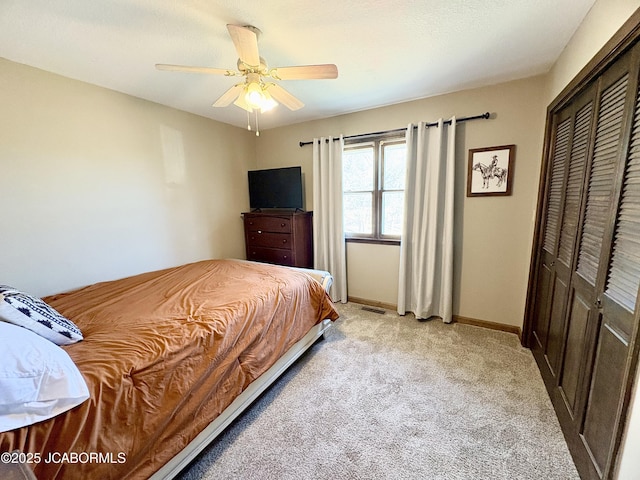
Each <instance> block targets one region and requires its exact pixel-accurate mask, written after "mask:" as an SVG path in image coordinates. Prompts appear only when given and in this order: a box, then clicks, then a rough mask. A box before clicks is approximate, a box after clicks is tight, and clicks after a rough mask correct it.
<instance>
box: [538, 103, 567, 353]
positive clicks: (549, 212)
mask: <svg viewBox="0 0 640 480" xmlns="http://www.w3.org/2000/svg"><path fill="white" fill-rule="evenodd" d="M571 131H572V118H571V111H570V110H566V111H563V112H560V113H559V114H557V115H556V116H555V133H554V140H553V144H552V152H551V158H552V160H551V168H550V174H549V179H548V194H547V200H546V205H545V209H546V213H545V229H544V240H543V242H542V252H541V264H540V268H539V274H538V279H537V290H536V291H537V297H536V298H537V301H536V310H535V314H534V316H535V322H534V326H533V337H534V341H535V345H534V353H539V354H540V355H541V356H542V357H544V358H545V361H546V362H547V363H548V362H549V361H548V355H547V354H548V344H549V342H550V339H551V337H550V326H551V325H550V320H551V318H552V316H553V313H552V312H553V309H554V307H552V305H553V299H554V298H556V295H555V291H556V288H557V287H556V282H555V278H556V272H555V270H556V255H557V250H558V239H559V236H560V221H561V213H562V205H563V201H564V183H565V176H566V171H567V162H568V153H569V148H570V141H571ZM559 288H561V287H559ZM555 308H556V310H557V308H558V306H557V305H556V306H555ZM557 314H558V312H556V316H557ZM556 330H557V328H556ZM556 342H557V338H556ZM553 343H554V340H551V344H552V346H551V348H552V350H553Z"/></svg>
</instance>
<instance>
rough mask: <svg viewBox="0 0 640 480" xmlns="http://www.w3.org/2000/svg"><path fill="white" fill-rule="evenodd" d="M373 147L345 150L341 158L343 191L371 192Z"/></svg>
mask: <svg viewBox="0 0 640 480" xmlns="http://www.w3.org/2000/svg"><path fill="white" fill-rule="evenodd" d="M373 162H374V158H373V147H366V148H354V149H351V150H345V151H344V154H343V156H342V182H343V185H344V191H345V192H349V191H352V192H353V191H356V192H358V191H360V192H361V191H363V190H369V191H372V190H373V166H374V163H373Z"/></svg>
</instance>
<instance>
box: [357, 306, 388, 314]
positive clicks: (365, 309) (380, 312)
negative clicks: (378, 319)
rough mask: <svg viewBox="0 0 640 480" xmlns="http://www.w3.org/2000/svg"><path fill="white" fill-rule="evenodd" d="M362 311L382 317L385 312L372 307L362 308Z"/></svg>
mask: <svg viewBox="0 0 640 480" xmlns="http://www.w3.org/2000/svg"><path fill="white" fill-rule="evenodd" d="M362 310H364V311H366V312H372V313H378V314H380V315H384V314H385V311H384V310H382V309H380V308H374V307H362Z"/></svg>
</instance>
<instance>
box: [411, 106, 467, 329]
mask: <svg viewBox="0 0 640 480" xmlns="http://www.w3.org/2000/svg"><path fill="white" fill-rule="evenodd" d="M455 132H456V119H455V118H453V119H451V125H450V126H445V124H444V122H443V120H442V119H440V121H439V122H438V126H437V127H435V128H425V125H424V123H422V122H421V123H419V124H418V125H417V128H415V126H414V125H409V127H408V128H407V134H406V140H407V174H406V184H405V201H404V222H403V229H402V240H401V242H400V277H399V281H398V313H399V314H400V315H404V314H405V313H407V312H413V313H414V314H415V315H416V318H429V317H432V316H436V317H440V318H442V320H443V321H444V322H446V323H450V322H451V320H452V318H451V316H452V305H453V198H454V197H453V190H454V168H455V141H456V139H455Z"/></svg>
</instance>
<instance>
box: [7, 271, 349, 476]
mask: <svg viewBox="0 0 640 480" xmlns="http://www.w3.org/2000/svg"><path fill="white" fill-rule="evenodd" d="M330 281H331V276H330V275H329V274H328V273H327V272H319V271H304V270H303V269H293V268H289V267H280V266H275V265H267V264H259V263H252V262H246V261H241V260H210V261H202V262H196V263H191V264H188V265H183V266H180V267H175V268H170V269H165V270H160V271H157V272H150V273H145V274H141V275H136V276H133V277H129V278H125V279H121V280H116V281H110V282H103V283H98V284H95V285H91V286H88V287H85V288H81V289H79V290H75V291H72V292H68V293H63V294H59V295H53V296H50V297H46V298H44V299H43V300H44V301H45V302H46V304H47V305H49V306H51V307H52V308H54V309H55V310H57V311H58V312H60V314H62V315H64V316H65V317H66V318H68V319H69V320H71V321H72V322H73V323H75V325H77V327H78V328H79V329H80V331H81V332H82V335H83V336H84V339H83V340H82V341H78V342H76V343H72V344H70V345H64V346H62V347H61V348H62V349H64V351H65V352H67V354H68V356H69V357H70V358H71V359H72V360H73V363H74V364H75V365H76V366H77V368H78V370H79V371H80V372H81V374H82V377H83V378H84V379H85V380H86V385H87V388H88V391H89V399H88V400H86V401H83V402H82V403H80V404H79V405H78V406H76V407H74V408H72V409H71V410H68V411H66V412H64V413H61V414H59V415H56V416H54V417H53V418H51V419H49V420H44V421H41V422H38V423H35V424H32V425H29V426H24V427H21V428H16V429H13V430H10V431H7V432H4V433H0V452H20V453H21V454H23V456H22V457H21V459H22V460H26V461H27V462H29V463H30V466H31V467H32V469H33V471H34V473H35V475H36V477H37V478H39V479H55V478H63V479H76V478H77V479H87V478H101V479H143V478H144V479H146V478H150V477H151V478H155V479H160V478H173V477H174V476H176V475H177V474H178V473H179V472H180V470H182V469H183V468H184V466H186V465H187V464H188V463H189V462H190V461H191V460H192V459H193V458H195V456H196V455H197V454H198V453H199V452H200V451H201V450H202V449H204V447H205V446H206V445H207V444H208V443H210V442H211V441H212V440H213V439H214V438H215V437H216V436H217V435H218V434H219V433H220V432H221V431H222V430H224V428H225V427H226V426H227V425H228V424H229V423H231V421H232V420H233V419H234V418H235V417H236V416H237V415H239V414H240V413H241V412H242V410H244V409H245V408H246V407H247V406H248V405H249V404H250V403H251V402H252V401H253V400H254V399H255V398H256V397H257V396H258V395H260V393H261V392H262V391H263V390H264V389H266V388H267V387H268V385H270V384H271V383H272V382H273V381H274V380H275V379H276V378H277V377H278V376H279V375H280V374H281V373H282V372H284V370H285V369H286V368H287V367H288V366H289V365H290V364H291V363H293V361H295V359H296V358H298V357H299V356H300V355H301V354H302V353H303V352H304V351H305V350H306V349H308V348H309V347H310V346H311V345H312V344H313V343H314V342H315V341H316V340H317V339H318V338H320V337H321V336H322V335H323V333H324V331H325V330H326V329H327V328H329V327H330V324H331V322H332V321H333V320H335V319H337V318H338V314H337V312H336V310H335V309H334V308H333V304H332V302H331V299H330V298H329V296H328V294H327V292H326V288H325V287H327V288H328V285H329V284H330ZM72 454H73V455H72ZM26 455H28V457H27V456H26ZM52 455H53V456H52Z"/></svg>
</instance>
